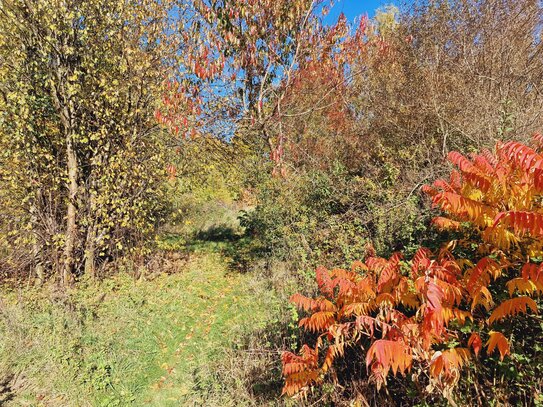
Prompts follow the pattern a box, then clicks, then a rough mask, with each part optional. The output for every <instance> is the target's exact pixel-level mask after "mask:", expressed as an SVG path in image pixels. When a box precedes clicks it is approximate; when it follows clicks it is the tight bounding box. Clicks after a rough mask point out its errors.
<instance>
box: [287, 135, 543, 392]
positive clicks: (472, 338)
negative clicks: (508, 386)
mask: <svg viewBox="0 0 543 407" xmlns="http://www.w3.org/2000/svg"><path fill="white" fill-rule="evenodd" d="M534 143H535V145H536V147H535V148H531V147H528V146H526V145H523V144H520V143H516V142H509V143H506V144H502V143H498V145H497V146H496V151H495V153H494V154H492V153H490V152H488V151H484V152H482V153H481V154H478V155H472V156H470V157H469V158H467V157H464V156H463V155H461V154H459V153H457V152H452V153H450V154H449V160H450V161H451V162H452V163H453V164H454V165H455V167H456V168H457V169H455V170H453V171H452V172H451V176H450V180H448V181H445V180H438V181H436V182H435V183H434V185H433V186H425V187H424V188H423V190H424V192H425V193H427V194H428V195H429V196H430V197H431V198H432V202H433V204H434V205H435V206H436V207H438V208H440V209H441V210H442V211H443V212H444V213H443V216H440V217H437V218H435V219H434V220H433V222H432V223H433V224H434V226H436V227H438V228H439V229H442V230H448V231H450V232H452V233H455V234H456V235H457V236H458V239H456V240H452V241H450V242H448V243H447V244H445V245H444V246H443V247H442V248H441V250H439V251H438V252H437V253H432V252H431V251H430V250H429V249H426V248H420V249H419V250H418V251H417V252H416V254H415V256H414V257H413V258H412V259H411V261H410V262H404V261H402V256H401V254H399V253H396V254H394V255H393V256H392V257H391V258H390V259H388V260H387V259H383V258H379V257H370V258H368V259H366V261H365V262H363V263H362V262H356V263H354V264H353V265H352V268H351V270H341V269H336V270H327V269H325V268H322V267H320V268H318V269H317V271H316V279H317V283H318V287H319V292H320V296H318V297H317V298H307V297H304V296H303V295H300V294H295V295H293V296H292V298H291V301H292V302H293V303H294V304H296V305H297V306H298V307H299V308H300V309H302V310H304V311H305V312H306V313H307V316H306V317H305V318H303V319H301V320H300V323H299V325H300V327H302V328H304V329H305V330H308V331H310V332H314V333H316V334H317V335H318V336H317V340H316V343H315V345H314V347H310V346H308V345H304V346H303V348H302V351H301V354H300V355H296V354H293V353H291V352H285V353H284V354H283V358H282V359H283V375H284V377H285V379H286V383H285V387H284V390H283V393H285V394H287V395H294V394H296V393H298V392H300V391H304V390H305V389H307V388H308V387H309V386H310V385H312V384H318V383H319V382H321V381H322V380H323V378H324V376H325V374H326V373H327V372H328V371H329V370H330V368H331V367H332V365H333V363H334V361H335V360H336V359H337V358H339V357H341V356H343V355H344V352H345V349H346V347H347V346H353V345H357V346H359V347H360V346H362V347H363V348H364V349H365V350H366V365H367V367H368V371H369V374H370V380H372V381H375V383H376V384H377V387H378V388H379V387H380V386H381V385H382V384H386V377H387V375H388V374H389V373H390V372H391V371H392V373H393V374H394V375H396V374H397V373H400V374H406V373H407V372H409V371H413V373H414V374H415V376H418V375H419V374H421V373H424V374H426V375H427V376H428V377H429V378H430V381H431V384H432V385H434V386H437V387H439V388H441V389H443V390H450V389H451V388H452V387H453V386H454V385H455V384H456V383H457V382H458V379H459V377H460V370H461V369H462V367H464V366H465V365H466V364H468V363H469V361H470V359H472V358H474V357H478V356H479V354H480V352H481V350H482V349H483V338H484V339H485V340H486V342H485V346H486V352H485V354H486V356H485V357H489V356H490V355H492V354H493V353H495V352H496V351H497V352H498V353H499V357H500V359H502V360H503V358H504V357H505V356H506V355H508V354H509V353H510V343H509V342H510V340H509V339H508V338H507V337H506V335H504V333H503V332H499V331H496V330H494V329H497V328H496V326H497V327H498V328H499V326H500V323H501V322H502V321H506V320H507V319H509V318H513V317H515V316H516V315H518V314H525V313H527V312H529V311H530V310H531V311H532V312H534V313H536V312H537V311H538V306H537V304H536V302H535V301H534V300H533V299H532V298H531V297H532V296H534V295H537V294H539V293H541V292H543V265H541V264H539V263H540V261H541V258H543V207H542V203H543V156H542V155H540V153H539V152H538V149H539V147H540V146H541V145H543V136H540V135H536V136H534ZM453 253H455V254H453ZM466 253H468V255H466ZM467 257H469V258H467ZM538 259H539V260H538ZM493 293H494V294H493ZM496 293H497V294H496ZM504 298H505V299H504ZM467 321H471V324H470V325H469V326H471V327H473V328H472V332H468V334H466V333H465V331H466V329H463V330H461V329H460V328H462V327H463V326H464V327H465V326H466V325H467ZM502 328H503V327H502ZM468 329H469V328H468ZM500 330H501V331H503V329H500Z"/></svg>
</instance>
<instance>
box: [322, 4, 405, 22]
mask: <svg viewBox="0 0 543 407" xmlns="http://www.w3.org/2000/svg"><path fill="white" fill-rule="evenodd" d="M397 3H398V1H395V0H388V1H387V0H339V1H338V2H337V4H336V5H335V6H334V8H333V9H332V11H331V12H330V14H329V15H328V16H327V18H326V21H327V22H328V23H334V22H336V20H337V17H338V16H339V14H340V13H341V12H343V13H344V14H345V16H347V19H348V20H349V21H352V20H353V19H354V18H355V17H358V16H360V15H362V14H368V16H370V17H372V16H373V15H374V13H375V10H376V9H377V8H379V7H381V6H385V5H387V4H397Z"/></svg>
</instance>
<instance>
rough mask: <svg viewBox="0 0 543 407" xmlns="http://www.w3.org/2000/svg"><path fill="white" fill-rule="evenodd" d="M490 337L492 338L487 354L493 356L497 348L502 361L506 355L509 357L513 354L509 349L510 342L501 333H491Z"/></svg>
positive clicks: (489, 341)
mask: <svg viewBox="0 0 543 407" xmlns="http://www.w3.org/2000/svg"><path fill="white" fill-rule="evenodd" d="M489 335H490V338H489V339H488V342H487V343H486V346H487V350H486V351H487V353H488V354H489V355H491V354H492V353H493V352H494V350H495V349H496V347H497V348H498V351H499V352H500V360H503V358H504V357H505V355H509V354H510V353H511V350H510V348H509V342H508V341H507V339H506V338H505V336H503V334H502V333H500V332H496V331H490V332H489Z"/></svg>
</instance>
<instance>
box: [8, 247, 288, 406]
mask: <svg viewBox="0 0 543 407" xmlns="http://www.w3.org/2000/svg"><path fill="white" fill-rule="evenodd" d="M211 244H212V245H218V247H207V248H206V247H205V245H202V247H200V248H199V249H198V250H197V253H196V254H194V255H193V256H191V260H190V261H189V262H188V264H186V265H184V266H183V267H181V269H180V270H178V272H177V273H175V274H171V275H165V274H162V275H159V276H158V277H157V278H156V279H155V280H153V281H138V282H135V281H133V280H132V279H131V278H129V277H128V276H126V275H118V276H117V277H115V278H113V279H110V280H106V281H104V282H102V283H101V284H99V285H97V284H88V285H85V284H80V285H79V286H78V288H77V290H74V291H73V292H69V293H67V294H61V293H55V292H51V291H49V292H48V291H47V290H44V289H41V290H24V291H22V292H9V293H4V294H3V295H2V304H1V305H2V306H1V308H0V309H1V318H0V338H2V339H1V340H0V368H1V369H2V370H3V372H4V375H7V374H10V373H11V374H15V375H16V377H17V380H15V382H14V380H12V382H14V383H15V385H13V383H12V387H15V388H12V389H11V390H10V391H11V396H9V392H8V393H6V394H4V397H5V398H9V397H14V398H13V399H12V400H11V401H9V402H7V403H6V405H17V406H19V405H29V406H30V405H36V406H38V405H48V406H49V405H53V406H54V405H59V406H126V405H134V406H143V405H146V406H147V405H151V406H180V405H221V406H222V405H243V404H252V403H253V402H252V401H251V398H250V397H251V395H250V393H251V392H252V391H253V390H252V389H251V388H250V387H251V384H250V383H248V382H247V380H245V379H244V377H246V376H242V375H239V376H237V373H236V369H238V368H239V369H242V368H247V366H249V367H251V364H250V361H249V362H248V361H247V360H245V361H243V362H238V361H236V358H237V357H240V356H239V355H242V354H243V352H245V351H246V350H247V343H248V342H247V338H248V337H251V335H254V332H256V331H259V330H262V331H263V330H264V328H265V327H266V326H269V325H272V324H275V323H277V320H278V315H279V314H280V312H281V305H280V303H279V300H278V299H277V296H276V295H275V294H274V293H273V290H269V289H267V287H265V286H263V284H264V283H263V282H259V280H258V279H256V278H255V277H254V276H251V275H242V274H238V273H230V272H229V271H228V267H227V265H228V264H227V263H228V261H227V259H226V258H225V257H223V256H222V255H221V254H220V253H218V252H217V249H222V247H221V246H220V244H219V243H211ZM240 352H241V353H240ZM270 352H271V351H270ZM266 360H267V361H268V363H270V361H271V363H276V364H278V363H279V362H278V355H276V354H270V355H269V356H268V357H267V359H266ZM273 369H275V367H273V368H271V370H273ZM249 375H250V374H249ZM255 386H256V387H258V383H257V384H255ZM273 386H274V383H273V380H272V387H273ZM240 389H241V390H240ZM274 391H276V389H272V392H274ZM243 392H246V393H247V394H245V395H244V394H242V393H243ZM236 394H239V399H236ZM272 398H273V397H272ZM0 404H1V397H0Z"/></svg>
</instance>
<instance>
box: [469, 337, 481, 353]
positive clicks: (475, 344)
mask: <svg viewBox="0 0 543 407" xmlns="http://www.w3.org/2000/svg"><path fill="white" fill-rule="evenodd" d="M468 346H471V347H472V348H473V351H474V352H475V356H478V355H479V352H480V351H481V349H482V348H483V341H482V340H481V337H480V336H479V334H478V333H477V332H473V333H472V334H471V336H470V337H469V340H468Z"/></svg>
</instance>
